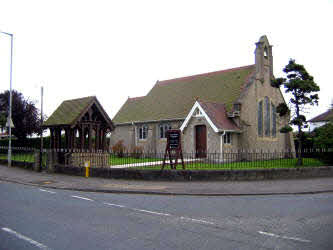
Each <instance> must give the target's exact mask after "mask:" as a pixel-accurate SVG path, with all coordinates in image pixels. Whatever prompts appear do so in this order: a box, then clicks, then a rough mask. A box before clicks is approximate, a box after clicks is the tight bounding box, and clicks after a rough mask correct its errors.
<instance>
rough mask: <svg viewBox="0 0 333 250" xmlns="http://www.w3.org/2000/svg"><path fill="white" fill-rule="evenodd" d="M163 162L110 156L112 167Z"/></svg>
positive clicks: (151, 159)
mask: <svg viewBox="0 0 333 250" xmlns="http://www.w3.org/2000/svg"><path fill="white" fill-rule="evenodd" d="M155 161H162V159H159V158H139V159H138V158H134V157H118V156H114V155H110V156H109V164H110V165H111V166H115V165H125V164H134V163H144V162H155Z"/></svg>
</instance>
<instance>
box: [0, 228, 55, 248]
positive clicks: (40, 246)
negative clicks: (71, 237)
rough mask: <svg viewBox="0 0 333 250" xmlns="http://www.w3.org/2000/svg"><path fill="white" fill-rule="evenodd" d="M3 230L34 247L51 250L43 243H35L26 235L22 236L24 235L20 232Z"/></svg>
mask: <svg viewBox="0 0 333 250" xmlns="http://www.w3.org/2000/svg"><path fill="white" fill-rule="evenodd" d="M2 230H3V231H5V232H7V233H10V234H12V235H14V236H15V237H17V238H19V239H21V240H25V241H27V242H29V243H30V244H32V245H34V246H36V247H38V248H40V249H49V248H48V247H47V246H45V245H43V244H42V243H39V242H37V241H35V240H33V239H30V238H29V237H27V236H24V235H22V234H20V233H18V232H15V231H14V230H11V229H9V228H6V227H3V228H2Z"/></svg>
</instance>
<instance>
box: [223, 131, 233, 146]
mask: <svg viewBox="0 0 333 250" xmlns="http://www.w3.org/2000/svg"><path fill="white" fill-rule="evenodd" d="M223 143H224V144H231V133H230V132H226V133H225V134H224V136H223Z"/></svg>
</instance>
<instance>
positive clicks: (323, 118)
mask: <svg viewBox="0 0 333 250" xmlns="http://www.w3.org/2000/svg"><path fill="white" fill-rule="evenodd" d="M330 120H333V109H329V110H327V111H326V112H324V113H322V114H320V115H318V116H316V117H314V118H312V119H311V120H309V122H327V121H330Z"/></svg>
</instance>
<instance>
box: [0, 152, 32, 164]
mask: <svg viewBox="0 0 333 250" xmlns="http://www.w3.org/2000/svg"><path fill="white" fill-rule="evenodd" d="M7 158H8V155H7V154H1V155H0V159H2V160H6V159H7ZM12 161H23V162H24V161H25V162H34V161H35V160H34V155H33V153H26V154H12Z"/></svg>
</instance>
